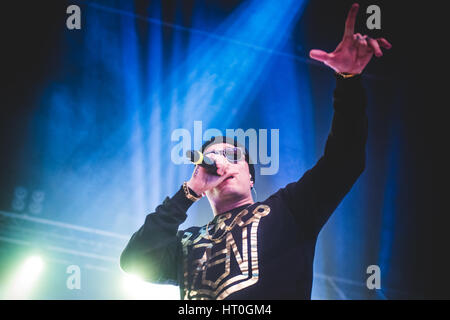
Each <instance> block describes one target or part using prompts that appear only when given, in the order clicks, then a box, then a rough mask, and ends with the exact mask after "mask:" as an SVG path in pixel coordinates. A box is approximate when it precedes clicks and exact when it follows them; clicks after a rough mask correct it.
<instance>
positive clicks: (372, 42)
mask: <svg viewBox="0 0 450 320" xmlns="http://www.w3.org/2000/svg"><path fill="white" fill-rule="evenodd" d="M367 40H368V41H367V43H368V45H369V47H371V48H372V49H373V53H374V54H375V57H381V56H382V55H383V52H382V51H381V49H380V45H379V44H378V41H377V40H375V39H372V38H369V39H367Z"/></svg>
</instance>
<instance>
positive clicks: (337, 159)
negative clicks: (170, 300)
mask: <svg viewBox="0 0 450 320" xmlns="http://www.w3.org/2000/svg"><path fill="white" fill-rule="evenodd" d="M336 78H337V82H336V89H335V91H334V99H333V106H334V116H333V122H332V126H331V132H330V134H329V135H328V139H327V142H326V146H325V151H324V154H323V156H322V157H321V158H320V159H319V161H318V162H317V163H316V165H315V166H314V167H313V168H312V169H310V170H308V171H307V172H305V174H304V175H303V177H302V178H301V179H300V180H298V181H297V182H293V183H290V184H288V185H287V186H286V187H285V188H283V189H280V190H279V192H278V194H279V195H280V196H281V198H282V201H286V202H287V204H288V207H289V208H290V210H291V212H292V213H293V214H294V216H295V219H296V220H297V221H298V223H299V226H301V227H302V230H305V231H306V232H307V233H309V232H312V233H311V234H312V235H314V236H316V235H317V234H318V233H319V232H320V230H321V228H322V227H323V225H324V224H325V223H326V221H327V220H328V218H329V217H330V215H331V214H332V213H333V211H334V210H335V209H336V207H337V206H338V205H339V203H340V202H341V200H342V199H343V198H344V196H345V195H346V194H347V193H348V191H349V190H350V188H351V187H352V186H353V184H354V183H355V181H356V180H357V178H358V177H359V176H360V174H361V173H362V172H363V171H364V167H365V145H366V140H367V116H366V111H365V109H366V95H365V91H364V88H363V86H362V81H361V76H360V75H358V76H355V77H351V78H347V79H342V78H340V77H339V76H337V75H336Z"/></svg>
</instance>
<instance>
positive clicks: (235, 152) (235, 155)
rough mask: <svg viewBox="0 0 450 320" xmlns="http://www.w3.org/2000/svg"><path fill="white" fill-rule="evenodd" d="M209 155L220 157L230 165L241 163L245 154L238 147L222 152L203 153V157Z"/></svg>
mask: <svg viewBox="0 0 450 320" xmlns="http://www.w3.org/2000/svg"><path fill="white" fill-rule="evenodd" d="M211 153H214V154H218V155H222V156H224V157H225V158H226V159H227V160H228V161H230V162H232V163H236V162H238V161H241V160H242V159H243V157H244V155H245V152H244V151H243V150H242V148H240V147H228V148H225V149H222V150H212V151H208V152H206V153H204V155H205V156H206V155H208V154H211Z"/></svg>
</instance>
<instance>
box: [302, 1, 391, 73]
mask: <svg viewBox="0 0 450 320" xmlns="http://www.w3.org/2000/svg"><path fill="white" fill-rule="evenodd" d="M358 9H359V4H357V3H354V4H353V5H352V7H351V9H350V11H349V13H348V15H347V20H346V21H345V31H344V37H343V39H342V41H341V42H340V43H339V45H338V46H337V47H336V49H335V50H334V51H333V52H331V53H327V52H325V51H322V50H317V49H313V50H311V51H310V53H309V56H310V57H311V58H312V59H315V60H318V61H321V62H323V63H324V64H326V65H327V66H329V67H330V68H332V69H333V70H334V71H336V72H345V73H351V74H359V73H361V72H362V71H363V70H364V68H365V67H366V65H367V64H368V63H369V61H370V59H372V56H373V55H374V54H375V56H376V57H381V56H382V55H383V52H382V51H381V48H380V47H382V48H385V49H390V48H391V47H392V45H391V44H390V43H389V42H388V41H387V40H386V39H384V38H377V39H372V38H370V37H368V36H367V35H364V36H363V35H361V34H359V33H356V34H355V33H354V32H355V21H356V15H357V13H358Z"/></svg>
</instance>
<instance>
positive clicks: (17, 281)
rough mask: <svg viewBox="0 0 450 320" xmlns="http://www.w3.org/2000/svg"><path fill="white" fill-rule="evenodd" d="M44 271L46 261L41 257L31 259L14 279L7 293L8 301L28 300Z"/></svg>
mask: <svg viewBox="0 0 450 320" xmlns="http://www.w3.org/2000/svg"><path fill="white" fill-rule="evenodd" d="M43 269H44V261H43V260H42V258H41V257H39V256H31V257H29V258H28V259H27V260H26V261H25V263H24V264H23V265H22V267H21V268H20V269H19V270H18V272H17V273H16V275H15V276H14V278H13V279H12V281H11V285H10V286H9V290H8V291H7V293H6V296H7V299H13V300H22V299H28V298H29V296H30V294H31V290H32V288H33V286H34V285H35V283H36V281H37V280H38V278H39V275H40V274H41V272H42V270H43Z"/></svg>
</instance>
